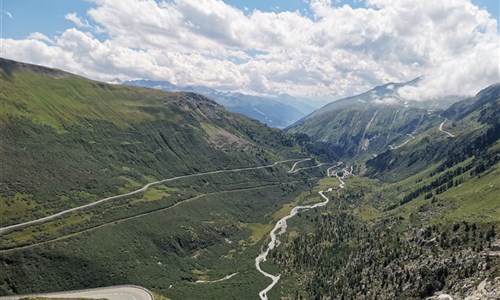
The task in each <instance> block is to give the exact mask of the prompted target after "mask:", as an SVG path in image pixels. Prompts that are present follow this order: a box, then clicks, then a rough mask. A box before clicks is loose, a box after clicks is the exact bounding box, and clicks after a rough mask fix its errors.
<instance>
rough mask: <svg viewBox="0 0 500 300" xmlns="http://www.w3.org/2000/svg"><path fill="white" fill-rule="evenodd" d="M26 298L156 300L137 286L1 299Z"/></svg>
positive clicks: (14, 297)
mask: <svg viewBox="0 0 500 300" xmlns="http://www.w3.org/2000/svg"><path fill="white" fill-rule="evenodd" d="M26 297H44V298H93V299H104V298H105V299H108V300H155V298H154V297H153V295H152V294H151V292H150V291H149V290H147V289H145V288H143V287H140V286H135V285H120V286H110V287H102V288H96V289H88V290H78V291H67V292H57V293H48V294H32V295H18V296H7V297H0V300H17V299H21V298H26Z"/></svg>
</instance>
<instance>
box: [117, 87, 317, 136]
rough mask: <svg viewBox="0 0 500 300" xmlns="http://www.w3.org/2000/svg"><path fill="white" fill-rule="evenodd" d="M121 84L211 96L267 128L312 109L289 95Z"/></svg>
mask: <svg viewBox="0 0 500 300" xmlns="http://www.w3.org/2000/svg"><path fill="white" fill-rule="evenodd" d="M123 84H126V85H132V86H142V87H148V88H155V89H159V90H164V91H174V92H177V91H189V92H195V93H200V94H202V95H204V96H207V97H210V98H212V99H214V100H215V101H216V102H217V103H219V104H221V105H222V106H224V107H225V108H226V109H227V110H229V111H232V112H235V113H240V114H243V115H245V116H247V117H250V118H252V119H255V120H258V121H260V122H262V123H264V124H267V125H268V126H270V127H276V128H284V127H286V126H289V125H291V124H293V123H294V122H295V121H297V120H299V119H300V118H302V117H304V116H305V115H307V114H308V113H310V112H311V111H313V110H314V109H315V107H314V106H311V105H309V104H307V103H306V101H304V100H299V99H297V98H294V97H292V96H290V95H285V94H283V95H279V96H278V97H276V98H270V97H260V96H254V95H246V94H243V93H238V92H221V91H217V90H215V89H212V88H209V87H204V86H177V85H175V84H173V83H171V82H168V81H154V80H133V81H125V82H123Z"/></svg>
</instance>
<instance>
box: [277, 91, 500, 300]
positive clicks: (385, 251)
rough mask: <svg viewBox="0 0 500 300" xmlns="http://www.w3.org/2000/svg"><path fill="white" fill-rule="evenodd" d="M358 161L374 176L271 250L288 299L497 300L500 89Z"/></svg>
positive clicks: (357, 181)
mask: <svg viewBox="0 0 500 300" xmlns="http://www.w3.org/2000/svg"><path fill="white" fill-rule="evenodd" d="M445 116H446V117H447V118H449V119H446V118H445ZM357 163H358V166H359V168H356V167H355V168H354V170H355V174H356V175H358V174H359V173H358V171H362V172H364V173H365V175H369V176H370V177H371V178H369V177H364V176H353V177H350V178H347V179H345V185H346V188H345V189H342V190H338V193H337V197H336V198H335V199H334V201H333V202H334V204H335V205H332V206H330V207H328V208H327V210H326V211H322V212H318V213H312V214H310V215H304V216H303V217H302V218H298V219H297V220H296V223H295V224H291V225H290V228H289V229H288V230H289V231H290V232H293V234H289V236H288V240H285V241H283V246H282V247H280V248H278V249H277V250H276V252H275V253H271V255H272V257H273V260H274V263H275V264H276V268H277V269H280V270H283V273H282V276H281V277H282V288H281V297H282V298H293V299H301V298H304V299H323V298H328V297H330V296H332V295H334V296H335V298H338V299H351V298H352V299H450V298H452V299H497V298H498V295H499V293H500V281H499V280H498V278H499V276H500V251H499V250H500V236H499V234H498V232H499V228H500V201H499V195H500V181H499V178H500V85H499V84H496V85H493V86H490V87H487V88H486V89H484V90H482V91H481V92H479V93H478V94H477V95H476V96H475V97H473V98H470V99H466V100H464V101H461V102H458V103H456V104H455V105H453V106H451V107H450V108H449V109H447V110H445V111H443V112H442V117H441V122H440V123H438V124H436V126H434V127H433V128H430V129H429V130H426V131H423V132H421V133H419V134H418V135H415V137H414V138H412V139H409V141H408V142H407V143H406V144H404V145H402V146H401V147H397V148H393V149H388V150H386V151H384V152H383V153H381V154H378V155H377V156H376V157H374V158H372V159H370V160H368V162H367V163H366V166H367V170H364V166H363V164H362V162H357ZM356 169H358V171H356ZM343 172H346V171H345V170H344V171H343ZM330 181H331V179H325V180H324V181H322V182H321V185H323V186H328V185H331V184H332V183H331V182H330Z"/></svg>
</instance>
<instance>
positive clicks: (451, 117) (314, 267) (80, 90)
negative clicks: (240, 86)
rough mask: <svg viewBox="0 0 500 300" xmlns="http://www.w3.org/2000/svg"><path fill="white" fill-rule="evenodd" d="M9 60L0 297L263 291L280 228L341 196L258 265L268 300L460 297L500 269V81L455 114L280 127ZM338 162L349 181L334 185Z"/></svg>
mask: <svg viewBox="0 0 500 300" xmlns="http://www.w3.org/2000/svg"><path fill="white" fill-rule="evenodd" d="M0 65H1V74H0V75H1V76H0V86H1V89H0V103H1V105H2V109H1V111H0V153H1V155H0V166H1V168H2V172H0V269H1V271H0V295H12V294H30V293H40V292H51V291H62V290H73V289H84V288H95V287H100V286H111V285H120V284H135V285H140V286H144V287H146V288H148V289H150V290H151V291H153V292H154V293H155V294H156V295H161V296H162V297H163V296H165V297H168V298H169V299H255V298H257V297H258V293H259V291H261V290H262V289H264V288H265V287H266V286H267V285H269V284H270V279H269V278H267V277H264V276H263V275H262V274H261V273H259V272H258V271H257V269H256V268H255V258H256V257H257V255H259V253H261V252H262V251H263V250H264V249H265V246H266V245H267V244H268V242H269V240H270V238H269V233H270V231H271V229H272V228H273V227H274V226H275V224H276V223H277V221H278V220H280V219H281V218H283V217H284V216H286V215H287V214H288V213H290V211H292V208H293V207H295V206H297V205H303V204H306V203H307V204H310V203H313V202H318V201H321V200H322V199H321V198H320V196H319V195H318V191H320V190H326V189H330V188H332V189H331V190H330V191H329V192H327V193H328V195H329V196H331V201H330V203H329V204H328V205H326V206H325V207H318V208H314V209H310V210H307V211H300V212H299V213H298V214H297V215H296V216H294V217H293V218H290V219H289V220H288V228H287V231H286V234H285V235H283V236H281V237H280V238H279V239H280V241H281V244H280V245H279V246H277V247H276V248H275V249H274V250H272V251H270V253H269V256H268V257H267V258H268V259H267V261H266V262H265V263H263V268H264V269H265V270H267V272H269V273H272V274H281V277H280V280H279V282H278V284H277V285H276V286H275V287H273V289H272V290H271V291H270V292H269V294H268V295H269V298H270V299H278V298H282V299H331V298H335V299H423V298H426V297H431V296H433V295H435V293H437V292H439V291H445V292H448V293H449V294H451V295H453V296H454V298H465V297H466V296H468V295H471V293H472V292H474V291H476V287H477V286H478V285H479V284H480V283H481V282H483V281H484V282H486V284H487V286H488V287H489V285H490V284H492V282H493V281H492V280H494V278H496V277H499V276H500V267H499V266H500V253H499V252H498V251H497V250H495V249H496V248H495V245H496V244H499V245H500V239H499V234H498V232H499V230H500V201H498V195H499V194H500V181H499V178H500V173H499V172H500V165H499V160H500V142H499V140H500V123H499V122H500V121H499V120H500V85H499V84H497V85H493V86H490V87H488V88H486V89H484V90H483V91H481V92H480V93H479V94H478V95H477V96H475V97H472V98H470V99H466V100H464V101H459V102H457V103H455V104H453V105H452V106H450V107H449V108H448V109H445V110H436V111H432V110H429V109H427V108H425V105H423V104H421V105H420V106H418V107H417V106H416V105H412V104H405V103H401V102H398V101H396V102H394V103H378V102H377V103H375V102H374V103H370V101H367V102H364V103H359V104H352V105H347V104H346V103H347V102H346V103H344V104H346V105H341V106H336V107H332V106H330V107H329V108H328V109H326V110H324V111H322V112H318V113H313V114H312V115H310V117H309V118H306V119H304V120H302V121H301V122H299V123H297V124H296V125H294V126H293V127H291V128H290V129H289V131H291V133H287V132H284V131H281V130H278V129H271V128H269V127H267V126H265V125H262V124H261V123H259V122H257V121H254V120H251V119H249V118H247V117H244V116H242V115H239V114H234V113H231V112H228V111H226V110H224V109H223V108H222V106H220V105H218V104H217V103H215V102H214V101H213V100H211V99H209V98H206V97H203V96H201V95H198V94H194V93H169V92H162V91H158V90H153V89H147V88H140V87H130V86H122V85H111V84H106V83H101V82H96V81H92V80H88V79H85V78H82V77H79V76H76V75H73V74H69V73H66V72H63V71H60V70H54V69H49V68H45V67H41V66H35V65H30V64H24V63H20V62H15V61H10V60H5V59H0ZM393 88H394V87H392V88H389V86H385V87H383V88H380V89H378V90H377V89H375V92H376V93H375V95H378V96H380V97H382V96H384V95H385V96H387V95H390V94H391V93H392V91H393ZM377 93H379V94H377ZM373 95H374V94H373V93H369V94H366V95H364V96H363V97H365V96H366V97H372V96H373ZM378 96H377V97H378ZM367 99H368V98H367ZM370 99H371V98H370ZM377 99H378V98H377ZM303 158H311V160H307V161H303V162H301V164H300V165H299V166H298V167H297V166H294V168H296V169H300V171H298V172H291V173H290V172H289V171H290V170H291V168H292V166H293V165H294V163H295V162H297V161H298V160H300V159H303ZM340 160H342V161H344V162H345V163H344V165H343V166H342V167H341V168H343V167H344V166H345V167H347V168H346V169H344V170H337V171H339V173H337V174H342V175H346V177H347V178H345V184H346V187H345V189H342V188H340V187H339V181H338V179H336V178H325V177H327V176H325V174H326V171H327V169H329V167H331V166H333V165H334V164H336V163H337V162H338V161H340ZM351 166H352V169H351ZM348 170H352V171H353V174H349V173H350V172H349V171H348ZM332 176H333V175H332ZM339 176H341V175H339ZM149 183H154V185H152V186H149V187H148V188H147V189H145V188H144V189H142V190H141V188H142V187H144V186H145V185H147V184H149ZM132 191H136V192H134V193H133V194H128V195H126V196H120V197H116V198H110V199H107V200H105V201H100V200H103V199H105V198H107V197H111V196H116V195H123V194H127V193H130V192H132ZM91 203H94V204H95V203H97V205H93V206H84V205H88V204H91ZM81 206H84V207H83V208H81ZM71 208H79V209H78V210H74V211H68V212H66V213H65V214H63V215H60V216H58V217H55V218H52V219H48V220H45V221H44V222H41V223H37V224H27V225H26V224H24V226H21V227H16V228H14V229H9V230H5V231H2V230H1V229H2V227H3V229H5V227H7V226H10V225H14V224H20V223H23V222H27V221H31V220H35V219H39V218H43V217H46V216H50V215H53V214H55V213H58V212H61V211H65V210H68V209H71ZM227 276H231V277H230V280H221V279H224V278H227Z"/></svg>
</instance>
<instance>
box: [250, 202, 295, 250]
mask: <svg viewBox="0 0 500 300" xmlns="http://www.w3.org/2000/svg"><path fill="white" fill-rule="evenodd" d="M286 205H288V204H285V206H286ZM240 226H241V227H242V228H248V229H249V230H250V232H251V234H250V241H251V245H255V244H257V243H258V242H260V241H261V240H262V239H263V238H264V237H265V236H266V235H267V234H269V232H271V230H272V229H273V227H274V226H273V224H260V223H240Z"/></svg>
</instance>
